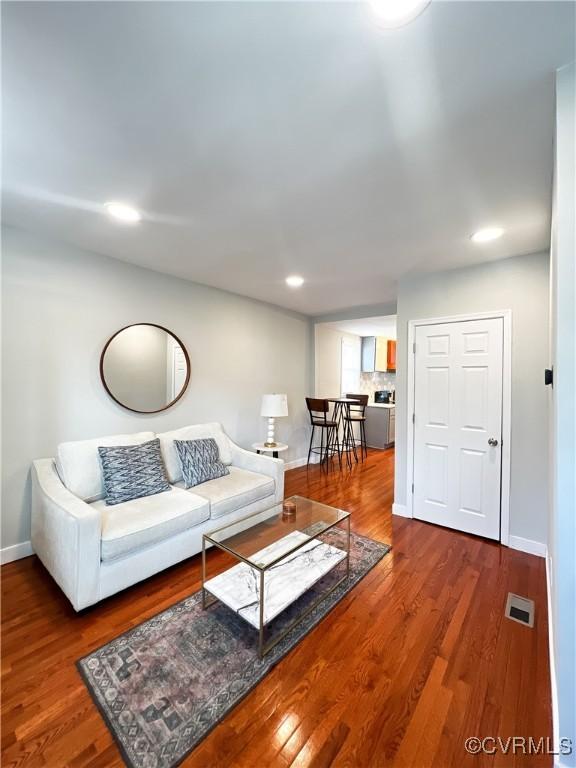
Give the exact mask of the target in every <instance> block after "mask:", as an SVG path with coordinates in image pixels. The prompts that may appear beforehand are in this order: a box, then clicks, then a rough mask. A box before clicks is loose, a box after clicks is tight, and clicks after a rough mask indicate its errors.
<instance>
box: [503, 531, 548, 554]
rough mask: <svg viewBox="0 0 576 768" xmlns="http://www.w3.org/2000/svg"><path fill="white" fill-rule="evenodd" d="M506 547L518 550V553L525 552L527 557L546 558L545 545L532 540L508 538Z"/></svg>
mask: <svg viewBox="0 0 576 768" xmlns="http://www.w3.org/2000/svg"><path fill="white" fill-rule="evenodd" d="M508 546H509V547H511V548H512V549H518V550H520V552H527V553H528V554H529V555H537V557H546V544H542V542H540V541H532V539H524V538H523V537H522V536H510V537H509V539H508Z"/></svg>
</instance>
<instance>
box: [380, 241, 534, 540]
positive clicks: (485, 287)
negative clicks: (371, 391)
mask: <svg viewBox="0 0 576 768" xmlns="http://www.w3.org/2000/svg"><path fill="white" fill-rule="evenodd" d="M548 275H549V257H548V254H533V255H530V256H519V257H515V258H511V259H504V260H501V261H495V262H492V263H488V264H483V265H480V266H475V267H468V268H465V269H456V270H450V271H447V272H441V273H435V274H431V275H423V276H420V277H413V278H408V279H405V280H403V281H401V282H400V285H399V292H398V342H397V373H396V401H397V403H396V478H395V503H396V504H398V505H405V504H406V451H407V446H406V434H407V429H406V398H407V392H406V386H407V360H408V350H407V329H408V321H409V320H418V319H423V318H433V317H442V316H449V315H460V314H466V313H467V312H468V313H470V312H485V311H490V310H497V309H511V310H512V445H511V500H510V535H511V536H519V537H522V538H525V539H530V540H531V541H534V542H539V543H545V542H546V508H547V494H548V466H547V464H548V459H547V445H548V416H547V397H546V392H545V388H544V383H543V382H544V368H545V367H546V365H547V361H548Z"/></svg>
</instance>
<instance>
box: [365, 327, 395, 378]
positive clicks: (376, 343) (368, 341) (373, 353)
mask: <svg viewBox="0 0 576 768" xmlns="http://www.w3.org/2000/svg"><path fill="white" fill-rule="evenodd" d="M395 370H396V341H395V340H394V339H386V338H385V337H384V336H363V337H362V373H386V372H387V371H395Z"/></svg>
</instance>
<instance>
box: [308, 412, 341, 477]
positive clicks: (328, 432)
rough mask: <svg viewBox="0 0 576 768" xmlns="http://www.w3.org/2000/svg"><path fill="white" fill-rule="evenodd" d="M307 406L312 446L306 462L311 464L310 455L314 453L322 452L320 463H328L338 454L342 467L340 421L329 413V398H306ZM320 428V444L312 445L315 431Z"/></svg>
mask: <svg viewBox="0 0 576 768" xmlns="http://www.w3.org/2000/svg"><path fill="white" fill-rule="evenodd" d="M306 407H307V408H308V413H309V415H310V426H311V427H312V433H311V434H310V447H309V448H308V459H307V461H306V464H310V455H311V454H312V453H318V454H320V463H321V464H323V463H326V467H328V459H329V458H331V457H332V456H334V454H336V453H337V454H338V462H339V464H340V467H342V456H341V453H340V442H339V440H338V423H337V422H336V421H335V420H334V419H333V418H332V417H331V416H330V415H329V414H330V404H329V402H328V400H322V399H320V398H316V397H307V398H306ZM317 427H318V428H319V429H320V445H312V442H313V440H314V431H315V429H316V428H317Z"/></svg>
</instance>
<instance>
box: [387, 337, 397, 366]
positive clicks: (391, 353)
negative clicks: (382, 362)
mask: <svg viewBox="0 0 576 768" xmlns="http://www.w3.org/2000/svg"><path fill="white" fill-rule="evenodd" d="M386 364H387V366H388V370H389V371H395V370H396V340H395V339H388V349H387V360H386Z"/></svg>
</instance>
